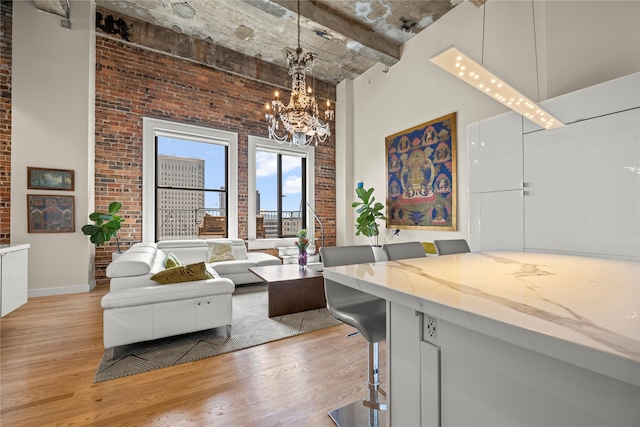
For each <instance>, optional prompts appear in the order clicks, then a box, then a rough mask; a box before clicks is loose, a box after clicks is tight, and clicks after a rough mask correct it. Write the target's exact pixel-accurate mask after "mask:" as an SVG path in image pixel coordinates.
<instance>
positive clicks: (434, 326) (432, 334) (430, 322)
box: [425, 316, 438, 339]
mask: <svg viewBox="0 0 640 427" xmlns="http://www.w3.org/2000/svg"><path fill="white" fill-rule="evenodd" d="M426 326H427V327H426V331H425V335H426V336H428V337H429V338H433V339H436V337H437V331H438V321H437V320H436V319H434V318H433V317H429V316H427V321H426Z"/></svg>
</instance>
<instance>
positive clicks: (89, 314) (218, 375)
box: [0, 288, 384, 427]
mask: <svg viewBox="0 0 640 427" xmlns="http://www.w3.org/2000/svg"><path fill="white" fill-rule="evenodd" d="M106 292H107V289H106V288H105V289H96V290H94V291H92V292H90V293H86V294H74V295H60V296H51V297H40V298H32V299H30V300H29V302H28V303H27V304H26V305H25V306H23V307H21V308H19V309H18V310H16V311H14V312H13V313H10V314H9V315H7V316H5V317H4V318H2V319H1V320H0V347H1V348H0V394H1V402H0V404H1V406H0V425H1V426H3V427H4V426H21V427H25V426H48V425H60V426H63V425H73V426H89V425H93V426H224V427H235V426H238V427H245V426H261V427H270V426H296V427H297V426H326V427H330V426H333V425H334V424H333V422H332V421H331V419H330V418H329V417H328V415H327V412H328V411H330V410H332V409H335V408H337V407H340V406H343V405H345V404H348V403H350V402H352V401H355V400H358V399H361V398H363V397H365V396H366V370H367V350H366V348H367V346H366V341H365V340H364V338H362V336H360V335H358V336H355V337H351V338H347V337H346V335H347V334H348V333H351V332H353V331H354V329H353V328H351V327H349V326H347V325H340V326H334V327H332V328H326V329H323V330H320V331H316V332H312V333H308V334H304V335H299V336H297V337H292V338H288V339H284V340H280V341H276V342H273V343H268V344H264V345H261V346H258V347H254V348H250V349H245V350H241V351H237V352H234V353H229V354H225V355H220V356H217V357H212V358H209V359H205V360H201V361H197V362H191V363H186V364H183V365H178V366H174V367H170V368H165V369H159V370H156V371H152V372H147V373H143V374H138V375H132V376H129V377H125V378H120V379H116V380H111V381H106V382H102V383H98V384H93V383H92V380H93V376H94V374H95V370H96V368H97V366H98V363H99V361H100V358H101V357H102V354H103V351H104V349H103V346H102V308H101V307H100V299H101V298H102V296H103V295H104V294H105V293H106ZM380 347H381V349H382V354H381V357H380V359H381V363H382V364H383V366H382V369H383V371H384V343H382V345H381V346H380ZM383 381H384V377H383Z"/></svg>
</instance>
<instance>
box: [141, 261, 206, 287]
mask: <svg viewBox="0 0 640 427" xmlns="http://www.w3.org/2000/svg"><path fill="white" fill-rule="evenodd" d="M212 278H213V276H211V274H210V273H209V272H208V271H207V266H206V264H205V263H204V262H199V263H197V264H189V265H181V266H178V267H173V268H167V269H166V270H162V271H160V272H158V273H156V274H154V275H153V276H151V280H153V281H154V282H158V283H160V284H161V285H168V284H171V283H183V282H193V281H196V280H206V279H212Z"/></svg>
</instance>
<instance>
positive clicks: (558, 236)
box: [525, 109, 640, 259]
mask: <svg viewBox="0 0 640 427" xmlns="http://www.w3.org/2000/svg"><path fill="white" fill-rule="evenodd" d="M638 123H640V109H634V110H629V111H623V112H621V113H616V114H610V115H607V116H603V117H598V118H595V119H590V120H585V121H582V122H578V123H573V124H571V125H568V126H565V127H563V128H560V129H554V130H552V131H545V132H534V133H531V134H527V135H526V136H525V159H526V160H525V182H526V183H527V188H526V190H527V196H526V197H525V236H526V238H525V244H526V248H527V249H532V250H549V251H561V252H573V253H583V254H596V255H600V254H601V255H613V256H624V257H631V258H635V259H637V258H639V257H640V245H638V236H640V202H639V200H640V179H638V177H639V176H638V166H639V165H640V144H639V141H640V125H638Z"/></svg>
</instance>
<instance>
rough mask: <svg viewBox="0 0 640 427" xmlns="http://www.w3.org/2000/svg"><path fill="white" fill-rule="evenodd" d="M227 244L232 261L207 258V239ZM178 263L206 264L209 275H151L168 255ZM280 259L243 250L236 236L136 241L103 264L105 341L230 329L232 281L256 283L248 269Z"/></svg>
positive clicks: (107, 343)
mask: <svg viewBox="0 0 640 427" xmlns="http://www.w3.org/2000/svg"><path fill="white" fill-rule="evenodd" d="M213 242H225V243H231V244H232V248H233V253H234V256H235V260H232V261H219V262H213V263H208V260H209V257H208V254H209V252H208V243H213ZM169 254H173V255H174V256H175V257H177V258H178V259H179V260H180V263H181V264H183V265H187V264H194V263H199V262H205V263H207V268H208V271H209V273H210V274H211V276H212V277H213V278H211V279H206V280H197V281H189V282H183V283H177V284H158V283H157V282H155V281H153V280H151V277H152V276H153V275H154V274H156V273H159V272H161V271H163V270H164V269H165V267H164V261H165V259H166V258H167V255H169ZM276 264H280V260H279V259H278V258H276V257H274V256H272V255H268V254H265V253H253V252H247V250H246V247H245V244H244V241H243V240H241V239H209V240H170V241H169V240H168V241H160V242H158V243H137V244H135V245H133V246H132V247H131V248H130V249H129V250H127V251H126V252H124V253H123V254H122V255H120V256H119V257H118V258H117V259H116V260H115V261H114V262H112V263H111V264H109V266H108V267H107V271H106V274H107V277H109V278H110V279H111V280H110V292H109V293H107V294H106V295H105V296H104V297H103V298H102V307H103V308H104V346H105V348H114V347H117V346H121V345H126V344H131V343H135V342H141V341H148V340H153V339H158V338H164V337H168V336H173V335H179V334H184V333H189V332H195V331H200V330H205V329H211V328H216V327H221V326H226V327H227V334H229V333H230V332H231V331H230V329H231V319H232V311H231V295H232V293H233V291H234V290H235V285H237V284H245V283H251V282H257V281H259V279H258V278H257V277H256V276H255V275H254V274H253V273H251V272H250V271H249V268H250V267H253V266H258V265H276Z"/></svg>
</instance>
